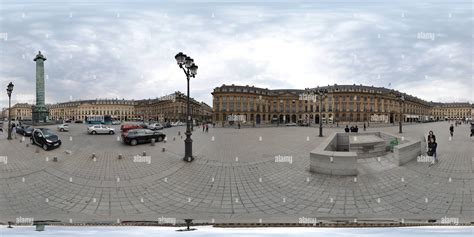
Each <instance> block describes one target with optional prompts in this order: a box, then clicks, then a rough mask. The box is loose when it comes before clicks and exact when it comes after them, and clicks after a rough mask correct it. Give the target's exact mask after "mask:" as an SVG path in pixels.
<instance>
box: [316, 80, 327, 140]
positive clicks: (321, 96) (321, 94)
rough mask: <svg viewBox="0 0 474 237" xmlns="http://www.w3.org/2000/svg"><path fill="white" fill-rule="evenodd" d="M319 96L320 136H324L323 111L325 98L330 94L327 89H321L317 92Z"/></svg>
mask: <svg viewBox="0 0 474 237" xmlns="http://www.w3.org/2000/svg"><path fill="white" fill-rule="evenodd" d="M316 93H317V94H318V95H319V136H320V137H322V136H323V117H322V110H323V98H324V96H325V95H326V94H327V93H328V90H327V89H319V90H317V91H316Z"/></svg>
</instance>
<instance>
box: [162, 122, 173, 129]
mask: <svg viewBox="0 0 474 237" xmlns="http://www.w3.org/2000/svg"><path fill="white" fill-rule="evenodd" d="M163 127H164V128H171V123H169V122H167V123H164V124H163Z"/></svg>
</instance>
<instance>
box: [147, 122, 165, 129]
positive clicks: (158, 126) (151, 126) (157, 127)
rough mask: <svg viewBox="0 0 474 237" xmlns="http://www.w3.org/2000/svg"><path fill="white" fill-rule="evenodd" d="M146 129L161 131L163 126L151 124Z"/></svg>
mask: <svg viewBox="0 0 474 237" xmlns="http://www.w3.org/2000/svg"><path fill="white" fill-rule="evenodd" d="M147 128H148V129H151V130H161V129H163V128H164V127H163V125H161V124H160V123H152V124H150V125H148V127H147Z"/></svg>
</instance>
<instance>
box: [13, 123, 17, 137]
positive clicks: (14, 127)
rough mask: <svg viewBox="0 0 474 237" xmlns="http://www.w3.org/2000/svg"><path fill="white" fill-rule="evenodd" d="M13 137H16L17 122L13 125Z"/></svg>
mask: <svg viewBox="0 0 474 237" xmlns="http://www.w3.org/2000/svg"><path fill="white" fill-rule="evenodd" d="M12 137H13V138H14V139H16V126H15V124H13V126H12Z"/></svg>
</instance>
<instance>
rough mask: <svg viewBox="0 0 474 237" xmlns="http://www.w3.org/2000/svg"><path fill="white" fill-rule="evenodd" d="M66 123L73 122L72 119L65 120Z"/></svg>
mask: <svg viewBox="0 0 474 237" xmlns="http://www.w3.org/2000/svg"><path fill="white" fill-rule="evenodd" d="M64 122H65V123H71V122H72V121H71V120H70V119H67V120H64Z"/></svg>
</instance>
